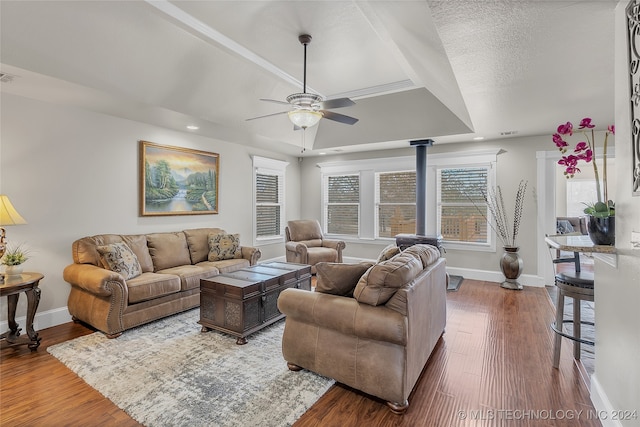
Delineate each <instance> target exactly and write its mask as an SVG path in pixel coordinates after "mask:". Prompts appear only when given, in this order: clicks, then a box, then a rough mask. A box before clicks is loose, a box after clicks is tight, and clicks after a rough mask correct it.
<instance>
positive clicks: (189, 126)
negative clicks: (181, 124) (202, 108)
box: [187, 125, 200, 130]
mask: <svg viewBox="0 0 640 427" xmlns="http://www.w3.org/2000/svg"><path fill="white" fill-rule="evenodd" d="M187 129H189V130H198V129H200V128H199V127H198V126H196V125H188V126H187Z"/></svg>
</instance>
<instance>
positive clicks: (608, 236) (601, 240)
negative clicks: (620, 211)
mask: <svg viewBox="0 0 640 427" xmlns="http://www.w3.org/2000/svg"><path fill="white" fill-rule="evenodd" d="M587 231H588V232H589V237H590V238H591V241H592V242H593V244H594V245H614V244H615V243H616V217H615V216H608V217H606V218H597V217H595V216H591V215H589V223H588V224H587Z"/></svg>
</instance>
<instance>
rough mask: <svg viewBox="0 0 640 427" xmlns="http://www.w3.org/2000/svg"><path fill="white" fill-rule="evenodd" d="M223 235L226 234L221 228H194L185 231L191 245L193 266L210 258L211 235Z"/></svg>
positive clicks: (190, 251)
mask: <svg viewBox="0 0 640 427" xmlns="http://www.w3.org/2000/svg"><path fill="white" fill-rule="evenodd" d="M221 233H222V234H224V233H225V231H224V230H223V229H221V228H192V229H190V230H184V235H185V236H187V244H188V245H189V253H190V254H191V264H197V263H199V262H202V261H206V260H207V259H208V258H209V235H210V234H221Z"/></svg>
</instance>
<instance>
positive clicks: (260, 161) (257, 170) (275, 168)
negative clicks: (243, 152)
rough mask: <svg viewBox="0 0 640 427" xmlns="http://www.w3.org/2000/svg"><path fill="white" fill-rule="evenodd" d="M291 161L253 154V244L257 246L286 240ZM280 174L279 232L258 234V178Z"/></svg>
mask: <svg viewBox="0 0 640 427" xmlns="http://www.w3.org/2000/svg"><path fill="white" fill-rule="evenodd" d="M288 165H289V162H284V161H282V160H275V159H269V158H266V157H260V156H253V244H254V245H255V246H260V245H268V244H272V243H281V242H284V218H285V216H286V215H285V214H286V204H285V194H286V191H285V190H286V188H285V187H286V170H287V166H288ZM259 174H260V175H275V176H278V178H279V179H278V203H277V205H279V206H280V224H279V227H278V228H279V234H278V235H274V236H260V237H259V236H258V235H257V233H258V213H257V211H258V209H257V208H258V206H259V204H258V202H257V179H258V175H259Z"/></svg>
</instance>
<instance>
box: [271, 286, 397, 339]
mask: <svg viewBox="0 0 640 427" xmlns="http://www.w3.org/2000/svg"><path fill="white" fill-rule="evenodd" d="M278 309H279V310H280V311H281V312H282V313H283V314H285V315H286V316H287V319H291V320H292V321H298V322H302V323H307V324H312V325H316V326H318V327H320V328H324V329H331V330H335V331H339V332H340V333H342V334H344V335H352V336H357V337H359V338H364V339H371V340H376V341H385V342H390V343H394V344H398V345H406V343H407V329H408V328H407V318H406V317H405V316H403V315H401V314H400V313H398V312H397V311H395V310H391V309H389V308H386V307H384V306H378V307H374V306H371V305H367V304H361V303H359V302H358V301H356V300H355V299H353V298H350V297H343V296H338V295H330V294H323V293H320V292H309V291H305V290H302V289H294V288H289V289H285V290H284V291H282V292H281V293H280V297H279V298H278Z"/></svg>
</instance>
